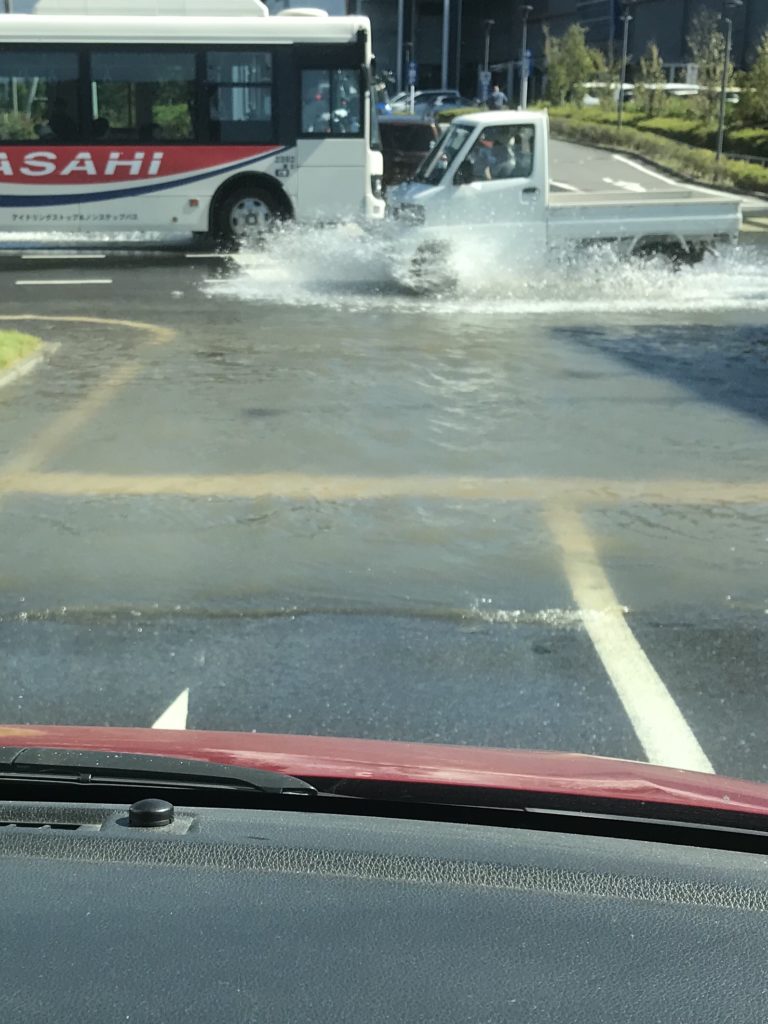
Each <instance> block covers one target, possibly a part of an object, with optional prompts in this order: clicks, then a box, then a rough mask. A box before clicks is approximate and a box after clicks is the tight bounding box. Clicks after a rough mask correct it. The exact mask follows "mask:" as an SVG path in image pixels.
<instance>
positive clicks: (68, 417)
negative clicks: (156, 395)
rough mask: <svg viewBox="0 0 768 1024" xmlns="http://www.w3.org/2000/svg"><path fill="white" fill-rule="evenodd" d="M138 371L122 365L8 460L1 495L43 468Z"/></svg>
mask: <svg viewBox="0 0 768 1024" xmlns="http://www.w3.org/2000/svg"><path fill="white" fill-rule="evenodd" d="M138 371H139V364H138V363H137V362H133V363H123V364H122V366H118V368H117V369H116V370H115V371H114V372H113V373H110V374H109V376H108V377H106V378H105V379H104V380H101V381H99V383H98V384H96V385H95V387H93V388H91V390H90V391H89V392H88V394H87V395H86V396H85V398H83V399H82V401H80V402H78V403H77V405H75V406H73V408H71V409H68V410H67V411H66V412H64V413H62V414H61V416H57V417H56V419H55V420H54V421H53V423H51V424H50V425H49V426H48V427H46V428H45V429H44V430H43V431H42V432H41V433H40V434H38V435H37V436H36V437H35V438H34V440H33V441H32V442H31V443H30V444H29V445H28V446H27V448H26V449H25V450H24V451H23V452H22V453H21V454H19V455H17V456H15V457H13V458H11V459H9V461H8V462H6V463H5V465H4V466H3V468H2V472H0V494H2V493H6V494H7V493H8V491H9V490H13V489H14V488H13V481H14V479H16V478H17V477H18V475H19V474H24V473H28V472H30V471H32V470H34V469H37V467H39V466H41V465H42V464H43V463H44V462H45V461H46V460H47V459H49V458H50V457H51V455H53V453H54V452H55V451H57V450H58V449H59V448H61V446H62V445H64V444H66V442H67V441H68V440H69V439H70V437H71V436H72V435H73V434H74V433H75V432H76V431H77V430H79V429H80V427H82V426H83V424H84V423H86V422H87V421H88V420H89V419H90V418H91V417H92V416H94V415H95V414H96V413H97V412H98V411H99V409H102V408H103V407H104V406H105V405H106V404H107V403H108V402H109V401H110V399H112V398H113V397H114V395H115V392H116V391H117V390H118V389H119V388H121V387H122V386H123V385H124V384H127V383H128V381H130V380H132V379H133V378H134V377H135V376H136V374H137V373H138Z"/></svg>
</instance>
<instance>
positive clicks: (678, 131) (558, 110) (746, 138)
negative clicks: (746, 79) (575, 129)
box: [550, 107, 768, 159]
mask: <svg viewBox="0 0 768 1024" xmlns="http://www.w3.org/2000/svg"><path fill="white" fill-rule="evenodd" d="M550 114H551V115H552V116H554V117H567V118H569V119H571V120H573V121H578V122H579V123H589V124H606V125H615V124H616V111H615V110H600V109H599V108H597V107H552V108H551V110H550ZM624 124H625V125H626V126H627V127H629V128H638V129H640V130H641V131H644V132H652V133H653V134H654V135H661V136H663V137H664V138H666V139H672V140H674V141H675V142H683V143H685V144H686V145H687V146H697V147H700V148H703V149H715V147H716V145H717V129H716V128H714V127H712V126H708V125H704V124H702V123H701V121H697V120H695V119H693V118H688V117H669V116H666V117H646V116H645V114H643V113H642V112H640V111H637V110H633V109H632V108H631V107H629V108H626V109H625V111H624ZM725 151H726V152H727V153H740V154H741V155H742V156H757V157H763V158H765V159H768V129H765V128H736V127H728V129H727V131H726V136H725Z"/></svg>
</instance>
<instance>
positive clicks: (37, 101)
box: [0, 50, 81, 142]
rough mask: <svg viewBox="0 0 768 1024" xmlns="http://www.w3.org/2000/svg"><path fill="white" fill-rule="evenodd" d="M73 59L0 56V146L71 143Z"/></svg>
mask: <svg viewBox="0 0 768 1024" xmlns="http://www.w3.org/2000/svg"><path fill="white" fill-rule="evenodd" d="M78 77H79V75H78V66H77V55H76V54H75V53H65V52H62V51H60V50H58V51H50V52H45V51H35V52H32V51H30V50H14V51H10V50H1V51H0V141H2V142H37V141H38V140H48V141H50V142H77V141H78V140H79V138H80V134H81V133H80V119H79V113H78V102H77V83H78Z"/></svg>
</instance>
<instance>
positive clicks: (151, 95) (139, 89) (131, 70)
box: [91, 50, 195, 142]
mask: <svg viewBox="0 0 768 1024" xmlns="http://www.w3.org/2000/svg"><path fill="white" fill-rule="evenodd" d="M91 78H92V83H93V84H92V89H91V93H92V97H93V117H94V136H95V137H96V139H97V141H102V140H103V141H105V142H155V141H158V142H189V141H191V140H192V139H193V137H194V117H193V114H194V97H195V57H194V54H192V53H186V52H179V51H176V50H158V51H154V52H148V51H145V50H137V51H127V50H119V51H114V50H110V51H106V50H104V51H100V50H99V51H95V52H94V53H93V54H92V56H91Z"/></svg>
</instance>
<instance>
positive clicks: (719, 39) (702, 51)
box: [688, 7, 733, 124]
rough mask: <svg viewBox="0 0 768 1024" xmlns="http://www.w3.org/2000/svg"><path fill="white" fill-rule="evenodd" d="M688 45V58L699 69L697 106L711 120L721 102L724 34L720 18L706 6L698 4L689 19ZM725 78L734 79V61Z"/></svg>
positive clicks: (707, 119)
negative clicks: (689, 56) (695, 12)
mask: <svg viewBox="0 0 768 1024" xmlns="http://www.w3.org/2000/svg"><path fill="white" fill-rule="evenodd" d="M688 49H689V50H690V54H691V60H692V61H693V63H694V64H696V65H697V66H698V69H699V74H698V85H699V95H698V97H697V100H696V108H697V109H698V111H699V114H700V116H701V117H702V119H703V120H704V121H705V122H706V123H708V124H710V123H712V122H714V121H715V119H716V117H717V112H718V108H719V105H720V87H721V84H722V77H723V61H724V60H725V37H724V35H723V32H722V26H721V24H720V18H719V17H718V15H717V14H716V13H715V12H714V11H712V10H710V9H709V8H708V7H700V8H699V10H698V12H697V14H696V17H695V18H694V19H693V22H692V23H691V32H690V35H689V36H688ZM728 81H729V82H732V81H733V65H731V66H730V67H729V68H728Z"/></svg>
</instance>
